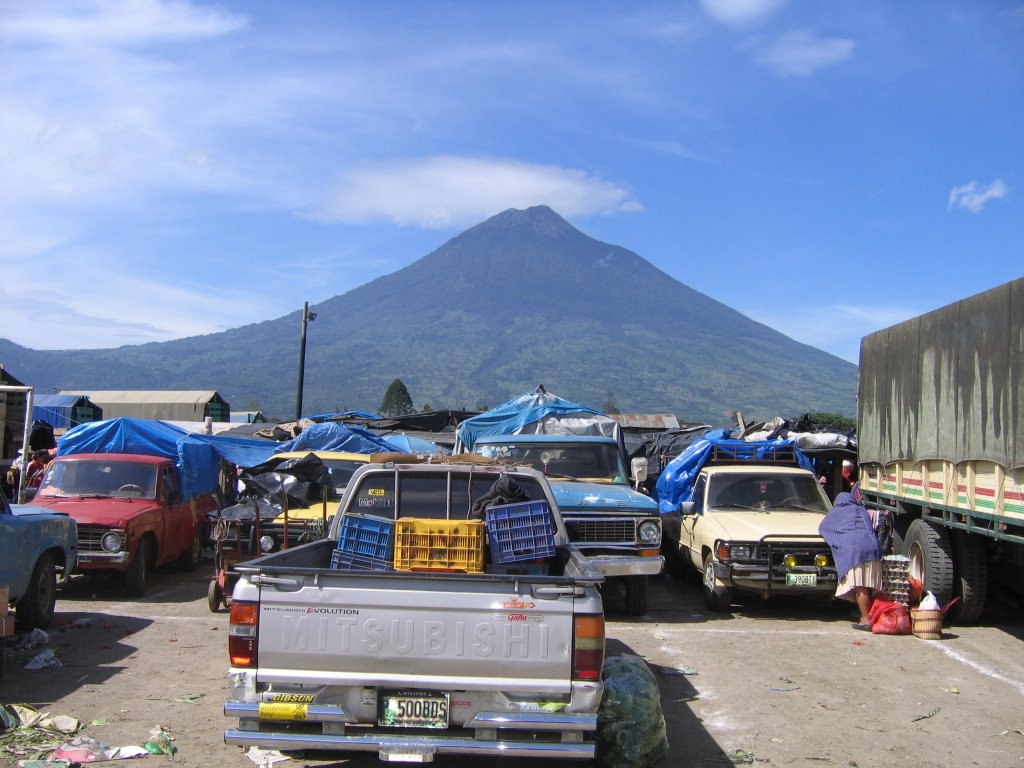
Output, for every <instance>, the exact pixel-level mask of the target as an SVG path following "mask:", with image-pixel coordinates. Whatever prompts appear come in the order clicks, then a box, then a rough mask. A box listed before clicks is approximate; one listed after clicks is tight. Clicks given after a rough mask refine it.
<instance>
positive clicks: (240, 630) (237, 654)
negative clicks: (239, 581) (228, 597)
mask: <svg viewBox="0 0 1024 768" xmlns="http://www.w3.org/2000/svg"><path fill="white" fill-rule="evenodd" d="M259 618H260V606H259V604H258V603H245V602H238V601H236V600H232V601H231V623H230V624H229V625H228V657H229V658H230V659H231V666H232V667H255V666H256V634H257V629H258V628H259Z"/></svg>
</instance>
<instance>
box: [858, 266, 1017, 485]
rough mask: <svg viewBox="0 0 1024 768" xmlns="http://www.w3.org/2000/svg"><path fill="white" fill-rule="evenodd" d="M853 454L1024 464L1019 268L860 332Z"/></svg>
mask: <svg viewBox="0 0 1024 768" xmlns="http://www.w3.org/2000/svg"><path fill="white" fill-rule="evenodd" d="M858 402H859V421H858V428H857V434H858V443H859V445H858V448H859V454H860V462H861V463H862V464H863V463H869V462H870V463H879V464H888V463H890V462H893V461H901V460H902V461H913V462H916V461H924V460H928V459H941V460H945V461H950V462H953V463H957V464H959V463H962V462H965V461H971V460H975V461H978V460H980V461H991V462H994V463H996V464H999V465H1001V466H1003V467H1005V468H1007V469H1015V468H1019V467H1022V466H1024V278H1019V279H1017V280H1014V281H1011V282H1009V283H1006V284H1004V285H1001V286H998V287H997V288H993V289H991V290H989V291H986V292H984V293H981V294H978V295H977V296H972V297H970V298H968V299H964V300H962V301H959V302H956V303H955V304H950V305H949V306H946V307H943V308H941V309H937V310H935V311H934V312H929V313H927V314H925V315H921V316H920V317H916V318H912V319H911V320H907V321H906V322H903V323H899V324H898V325H894V326H892V327H890V328H886V329H884V330H881V331H878V332H877V333H873V334H871V335H870V336H866V337H865V338H864V340H863V341H862V342H861V358H860V385H859V390H858Z"/></svg>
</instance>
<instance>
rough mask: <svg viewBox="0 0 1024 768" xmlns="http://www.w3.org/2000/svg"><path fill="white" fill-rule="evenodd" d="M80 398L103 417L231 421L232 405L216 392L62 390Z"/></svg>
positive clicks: (63, 393) (62, 392)
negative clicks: (87, 401)
mask: <svg viewBox="0 0 1024 768" xmlns="http://www.w3.org/2000/svg"><path fill="white" fill-rule="evenodd" d="M60 394H62V395H81V396H83V397H87V398H89V400H91V401H92V402H93V403H95V404H96V405H97V406H98V407H99V408H101V409H102V410H103V418H105V419H116V418H120V417H125V416H127V417H130V418H135V419H159V420H161V421H204V420H205V419H206V418H210V419H212V420H213V421H230V420H231V406H230V405H228V403H227V401H226V400H224V398H222V397H221V396H220V395H219V394H217V392H216V390H200V391H192V390H97V389H93V390H62V391H61V393H60Z"/></svg>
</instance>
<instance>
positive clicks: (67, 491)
mask: <svg viewBox="0 0 1024 768" xmlns="http://www.w3.org/2000/svg"><path fill="white" fill-rule="evenodd" d="M156 481H157V466H156V465H154V464H137V463H134V462H130V461H112V460H110V459H103V458H100V459H95V460H93V459H86V460H77V461H60V460H57V461H52V462H50V466H49V468H48V469H47V470H46V476H45V477H44V478H43V483H42V485H41V486H40V488H39V492H38V493H37V494H36V495H37V496H110V497H115V498H136V499H153V498H155V497H156Z"/></svg>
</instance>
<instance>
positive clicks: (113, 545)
mask: <svg viewBox="0 0 1024 768" xmlns="http://www.w3.org/2000/svg"><path fill="white" fill-rule="evenodd" d="M122 546H123V542H122V540H121V534H119V533H117V531H107V532H106V533H104V534H103V537H102V538H101V539H100V547H102V548H103V551H104V552H120V551H121V547H122Z"/></svg>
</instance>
